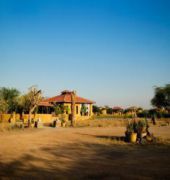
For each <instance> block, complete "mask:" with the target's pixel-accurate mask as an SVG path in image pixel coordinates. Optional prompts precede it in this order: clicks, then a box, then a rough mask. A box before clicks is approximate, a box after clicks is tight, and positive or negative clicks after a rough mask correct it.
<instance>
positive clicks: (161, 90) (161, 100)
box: [151, 84, 170, 109]
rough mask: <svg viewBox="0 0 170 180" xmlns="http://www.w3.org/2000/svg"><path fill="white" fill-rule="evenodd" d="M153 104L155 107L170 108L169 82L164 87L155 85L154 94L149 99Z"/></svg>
mask: <svg viewBox="0 0 170 180" xmlns="http://www.w3.org/2000/svg"><path fill="white" fill-rule="evenodd" d="M151 103H152V105H153V106H155V107H157V108H165V109H169V108H170V84H167V85H166V86H165V87H156V88H155V96H154V98H153V99H152V100H151Z"/></svg>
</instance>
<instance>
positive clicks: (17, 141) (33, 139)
mask: <svg viewBox="0 0 170 180" xmlns="http://www.w3.org/2000/svg"><path fill="white" fill-rule="evenodd" d="M151 130H152V131H153V132H154V134H155V135H156V136H159V137H162V138H165V139H170V127H169V126H168V127H154V128H151ZM124 131H125V129H124V128H122V127H115V128H65V129H63V128H59V129H57V128H56V129H53V128H45V129H32V130H24V131H22V132H21V131H16V132H10V133H9V132H7V133H0V177H1V178H19V179H20V178H28V179H30V178H33V179H34V178H35V179H37V178H39V179H40V178H41V179H49V178H52V179H54V178H58V179H113V178H116V179H144V178H145V179H166V178H167V179H168V177H169V176H170V171H169V169H170V153H169V152H170V146H169V145H149V146H141V145H129V144H126V143H124V142H122V141H116V138H117V137H121V136H123V135H124ZM113 137H114V138H115V140H113Z"/></svg>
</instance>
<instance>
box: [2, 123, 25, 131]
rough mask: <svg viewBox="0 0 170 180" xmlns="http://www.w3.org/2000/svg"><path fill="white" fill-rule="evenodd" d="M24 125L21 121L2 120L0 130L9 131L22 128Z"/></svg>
mask: <svg viewBox="0 0 170 180" xmlns="http://www.w3.org/2000/svg"><path fill="white" fill-rule="evenodd" d="M23 128H24V125H23V124H21V123H18V122H16V123H7V122H2V123H0V132H3V131H11V130H16V129H23Z"/></svg>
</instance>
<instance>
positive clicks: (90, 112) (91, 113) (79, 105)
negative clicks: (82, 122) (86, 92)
mask: <svg viewBox="0 0 170 180" xmlns="http://www.w3.org/2000/svg"><path fill="white" fill-rule="evenodd" d="M64 106H68V107H69V109H70V112H69V114H71V103H64ZM77 107H78V114H77V112H76V111H77ZM75 115H76V116H77V117H80V116H81V104H76V105H75ZM89 116H93V105H92V104H90V108H89Z"/></svg>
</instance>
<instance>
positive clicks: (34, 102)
mask: <svg viewBox="0 0 170 180" xmlns="http://www.w3.org/2000/svg"><path fill="white" fill-rule="evenodd" d="M41 100H42V92H41V90H38V89H37V88H36V87H35V86H32V87H30V88H29V89H28V93H27V94H25V95H23V96H22V97H21V98H20V107H21V109H22V110H23V112H24V111H25V112H28V113H29V117H28V126H30V122H31V116H32V113H33V112H34V110H35V109H36V107H37V106H38V104H39V103H40V101H41Z"/></svg>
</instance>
